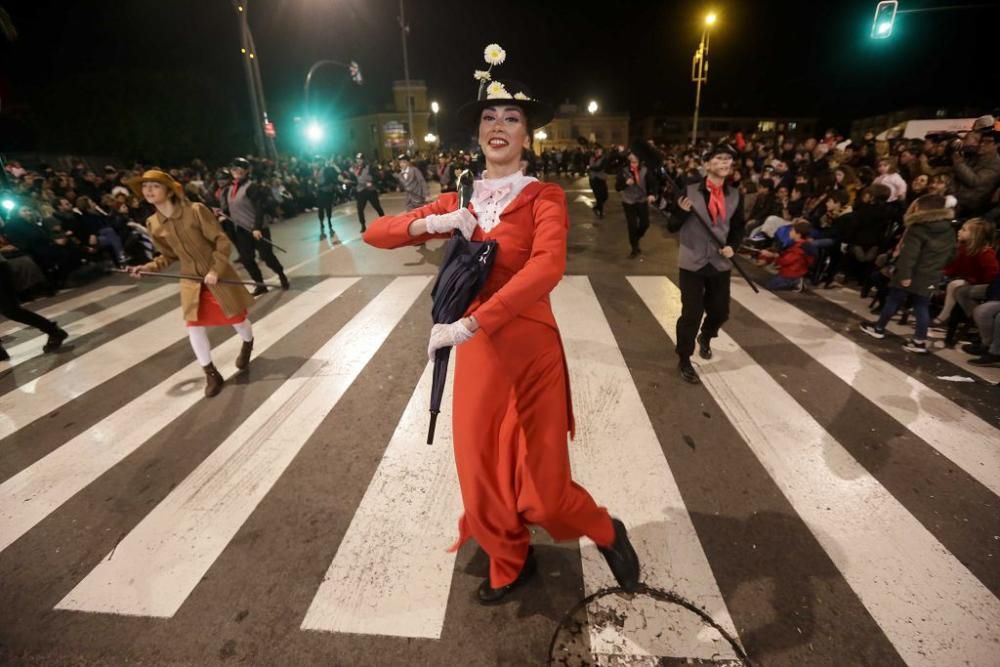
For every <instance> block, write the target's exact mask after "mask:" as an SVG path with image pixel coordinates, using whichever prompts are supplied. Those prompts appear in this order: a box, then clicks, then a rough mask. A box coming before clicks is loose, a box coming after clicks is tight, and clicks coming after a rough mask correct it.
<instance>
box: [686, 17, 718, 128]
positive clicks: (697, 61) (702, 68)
mask: <svg viewBox="0 0 1000 667" xmlns="http://www.w3.org/2000/svg"><path fill="white" fill-rule="evenodd" d="M715 19H716V16H715V14H714V13H709V14H708V15H707V16H706V17H705V27H704V29H703V30H702V32H701V43H700V44H699V45H698V50H697V51H695V54H694V58H692V59H691V81H693V82H694V84H695V93H694V121H693V122H692V123H691V145H692V146H693V145H695V144H696V143H698V112H699V110H700V108H701V84H703V83H707V82H708V43H709V33H708V31H709V28H711V27H712V26H713V25H715Z"/></svg>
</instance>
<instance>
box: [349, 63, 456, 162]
mask: <svg viewBox="0 0 1000 667" xmlns="http://www.w3.org/2000/svg"><path fill="white" fill-rule="evenodd" d="M408 106H409V107H411V108H412V109H413V128H412V131H411V128H410V118H409V115H410V114H409V113H408V109H407V107H408ZM431 116H432V113H431V109H430V104H429V103H428V100H427V85H426V84H425V83H424V82H423V81H419V80H416V79H411V80H410V82H409V85H407V82H406V81H394V82H393V84H392V104H391V105H389V108H388V109H387V110H385V111H382V112H379V113H371V114H365V115H362V116H354V117H353V118H344V119H342V120H339V121H336V122H334V123H332V138H331V141H330V144H331V149H332V151H333V152H335V153H344V154H351V155H353V154H354V153H364V154H365V157H367V158H368V159H378V160H388V159H391V158H392V157H393V156H395V155H398V154H400V153H403V152H406V151H407V150H413V151H414V152H416V151H429V150H433V149H435V148H437V146H436V144H435V143H428V142H427V141H426V139H425V137H426V135H427V133H428V130H429V128H430V127H431V123H432V121H431ZM411 136H412V138H413V141H414V143H413V146H412V148H411V146H410V144H409V140H410V137H411Z"/></svg>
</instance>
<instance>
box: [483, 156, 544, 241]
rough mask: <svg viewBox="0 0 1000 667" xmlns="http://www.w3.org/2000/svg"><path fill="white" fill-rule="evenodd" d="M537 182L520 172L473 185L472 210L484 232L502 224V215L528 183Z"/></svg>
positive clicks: (484, 180)
mask: <svg viewBox="0 0 1000 667" xmlns="http://www.w3.org/2000/svg"><path fill="white" fill-rule="evenodd" d="M537 180H538V179H537V178H535V177H533V176H525V175H524V174H522V173H521V172H519V171H518V172H514V173H513V174H511V175H510V176H504V177H503V178H483V179H480V180H478V181H476V182H475V183H473V184H472V210H473V211H475V212H476V217H477V218H479V226H480V227H482V228H483V231H484V232H488V231H490V230H491V229H493V228H494V227H496V226H497V225H498V224H500V214H501V213H503V212H504V210H506V208H507V206H509V205H510V203H511V202H512V201H514V200H515V199H517V196H518V195H519V194H521V190H523V189H524V187H525V186H526V185H528V183H532V182H534V181H537Z"/></svg>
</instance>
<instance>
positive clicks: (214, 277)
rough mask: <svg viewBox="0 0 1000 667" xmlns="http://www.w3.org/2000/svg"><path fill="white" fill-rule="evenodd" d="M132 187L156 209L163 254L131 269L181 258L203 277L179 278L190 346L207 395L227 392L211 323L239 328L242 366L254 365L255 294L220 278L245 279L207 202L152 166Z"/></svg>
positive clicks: (153, 219) (153, 268) (152, 223)
mask: <svg viewBox="0 0 1000 667" xmlns="http://www.w3.org/2000/svg"><path fill="white" fill-rule="evenodd" d="M129 186H130V187H131V188H132V190H133V191H134V192H136V194H141V195H142V196H143V197H144V198H145V200H146V201H147V202H149V203H150V204H152V205H153V206H155V207H156V213H154V214H153V215H151V216H150V217H149V219H148V220H146V228H147V229H148V230H149V233H150V235H151V236H152V238H153V245H154V246H155V247H156V250H157V251H159V253H160V255H159V257H156V258H155V259H153V261H151V262H148V263H146V264H143V265H141V266H131V267H129V273H130V274H131V275H132V276H133V277H135V278H139V277H140V276H141V274H142V272H160V271H163V270H164V269H165V268H167V267H168V266H170V265H171V264H173V263H174V262H177V261H179V262H180V263H181V273H183V274H184V275H188V276H199V277H201V279H202V280H201V282H197V281H194V280H187V279H184V280H181V281H180V289H181V310H182V311H183V314H184V319H185V321H186V323H187V328H188V329H187V330H188V338H189V339H190V340H191V347H192V348H193V349H194V354H195V357H197V359H198V363H199V364H201V367H202V368H203V369H204V371H205V377H206V385H205V396H215V395H216V394H218V393H219V392H220V391H222V384H223V378H222V375H221V374H220V373H219V371H218V370H216V368H215V365H214V364H213V363H212V346H211V343H210V342H209V340H208V331H207V330H206V327H210V326H222V325H227V324H228V325H232V327H233V328H234V329H236V332H237V333H238V334H239V335H240V338H242V339H243V346H242V348H241V349H240V354H239V357H237V359H236V367H237V368H238V369H240V370H243V369H245V368H246V367H247V366H248V365H249V363H250V353H251V352H252V350H253V329H252V328H251V326H250V320H249V319H247V307H249V306H250V304H252V303H253V297H252V296H250V293H249V292H248V291H247V290H246V288H245V287H243V286H242V285H232V284H225V283H220V282H219V280H220V279H221V280H231V281H238V280H239V279H240V277H239V275H238V274H237V273H236V269H234V268H233V266H232V264H230V263H229V254H230V251H231V248H232V246H231V245H230V243H229V238H228V237H227V236H226V234H225V233H224V232H223V230H222V226H221V225H220V224H219V221H218V220H217V219H216V218H215V215H213V213H212V212H211V211H210V210H209V209H208V208H207V207H205V206H204V205H202V204H192V203H191V202H190V201H188V199H187V198H186V197H185V196H184V189H183V188H182V187H181V185H180V183H178V182H177V181H175V180H174V179H173V178H172V177H171V176H170V175H169V174H167V173H165V172H162V171H158V170H155V169H153V170H149V171H147V172H145V173H144V174H143V175H142V176H141V177H139V178H135V179H132V180H131V181H129Z"/></svg>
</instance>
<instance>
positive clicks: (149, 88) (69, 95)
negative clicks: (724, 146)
mask: <svg viewBox="0 0 1000 667" xmlns="http://www.w3.org/2000/svg"><path fill="white" fill-rule="evenodd" d="M875 4H876V3H875V2H874V1H869V0H842V1H835V2H814V3H807V2H763V1H761V2H749V1H743V2H734V1H732V0H730V1H728V2H718V3H716V4H714V5H707V4H705V3H704V2H696V1H683V2H640V1H633V2H601V3H594V4H588V3H585V2H579V1H578V2H572V3H569V2H565V3H564V2H553V1H550V0H546V1H545V2H540V1H538V0H535V1H533V2H526V1H522V0H507V1H506V2H493V3H486V2H479V3H475V2H469V1H468V0H465V1H463V2H458V1H455V0H419V1H416V0H408V2H407V4H406V12H407V14H406V18H407V22H408V23H409V24H410V27H411V31H410V38H409V40H410V41H409V55H410V75H411V77H412V78H414V79H424V80H425V81H426V82H427V83H428V85H429V87H430V91H431V96H432V97H433V98H434V99H437V100H438V101H439V102H440V103H441V105H442V107H443V112H442V115H441V117H440V120H441V125H442V130H443V131H444V132H445V134H446V136H447V134H448V130H449V129H451V128H450V124H449V116H448V113H447V112H448V111H449V110H453V109H455V108H456V107H457V106H458V105H459V104H460V103H461V102H462V101H464V100H466V99H468V98H469V97H471V96H472V95H473V94H474V92H475V82H474V81H473V80H472V76H471V75H472V70H473V69H476V68H479V67H482V66H483V62H482V55H481V54H482V48H483V47H484V46H485V45H486V44H487V43H489V42H497V43H499V44H501V45H502V46H503V47H504V48H505V49H506V50H507V63H505V64H504V65H503V66H502V67H501V68H500V69H499V70H498V74H499V75H501V76H502V77H506V78H513V79H518V80H521V81H524V82H526V83H528V84H529V85H530V86H531V87H532V89H533V91H534V94H535V95H536V96H538V97H542V98H544V99H547V100H549V101H551V102H554V103H558V102H561V101H564V100H567V99H568V100H571V101H574V102H578V103H585V102H586V100H588V99H591V98H594V99H597V100H598V101H599V102H600V103H601V106H602V108H603V109H606V110H615V111H629V112H631V113H632V114H633V116H634V117H640V116H642V115H643V114H644V113H646V112H649V111H654V110H656V111H662V112H665V113H676V114H689V113H690V112H691V109H692V106H693V98H694V90H693V85H692V84H691V83H690V82H689V76H690V62H691V55H692V52H693V50H694V49H695V48H696V46H697V41H698V38H699V35H700V29H701V27H700V26H701V20H702V17H703V16H704V14H705V10H706V9H707V8H708V7H710V6H711V7H712V8H713V9H715V11H716V12H717V13H718V14H719V23H718V24H717V26H716V28H715V29H714V30H713V39H712V49H711V58H710V62H711V76H710V81H709V84H708V86H707V87H706V88H705V90H704V93H703V95H704V97H703V105H702V112H703V114H705V115H757V114H773V115H810V116H818V117H820V118H821V119H822V121H821V122H824V123H827V124H835V125H837V126H838V127H840V128H842V129H844V130H846V129H848V126H849V122H850V120H851V119H853V118H856V117H859V116H864V115H870V114H874V113H880V112H884V111H891V110H895V109H900V108H904V107H907V106H912V105H930V106H935V107H938V106H941V107H943V106H950V107H956V106H958V107H960V106H966V105H972V106H979V107H981V108H984V109H986V110H989V109H990V108H991V107H992V106H993V105H995V104H996V103H997V99H996V98H997V97H1000V96H998V95H996V80H997V78H996V77H997V74H996V57H995V41H994V39H993V38H994V35H995V27H992V23H991V18H994V19H995V9H993V10H991V9H980V10H966V11H954V12H933V13H926V14H910V15H901V16H899V17H898V18H897V22H896V33H895V34H894V36H893V38H892V39H891V40H888V41H881V42H876V41H873V40H870V39H869V38H868V33H869V30H870V26H871V20H872V15H873V12H874V7H875ZM944 4H948V3H942V2H907V1H906V0H904V1H903V2H901V8H903V9H914V8H918V7H933V6H942V5H944ZM951 4H963V3H958V2H956V3H951ZM0 6H3V7H5V8H6V9H7V11H8V12H9V13H10V14H11V17H12V19H13V21H14V24H15V26H16V27H17V29H18V31H19V33H20V34H19V37H18V39H17V40H16V41H14V42H13V43H4V44H0V64H2V66H0V95H2V104H3V108H2V112H3V114H4V116H5V117H6V118H7V122H5V123H4V124H2V125H0V128H3V129H5V130H9V129H10V128H11V127H13V128H14V129H16V130H17V132H15V133H14V134H11V133H10V132H9V131H8V132H5V133H6V134H8V137H6V138H5V141H4V142H5V143H6V142H7V141H13V143H14V144H18V143H20V144H22V145H21V146H16V147H19V148H22V149H23V148H35V147H38V146H45V147H49V148H55V146H53V144H60V147H63V148H65V149H67V150H68V149H74V148H83V149H87V150H99V149H104V150H105V151H106V152H107V153H108V154H113V153H114V152H115V150H116V147H115V146H113V145H107V146H105V145H103V144H108V143H116V142H121V141H125V142H129V141H132V140H133V139H135V136H137V135H141V134H142V133H143V132H148V128H149V126H150V124H152V125H153V126H155V127H158V126H159V125H167V126H168V127H170V128H171V129H173V128H175V127H176V126H178V125H180V126H184V127H186V128H188V131H187V133H186V135H185V136H184V137H181V138H180V139H179V140H178V141H179V142H180V143H181V144H185V142H186V143H187V144H195V145H196V144H197V143H198V141H201V140H202V139H201V138H202V137H206V136H210V133H209V131H208V130H202V129H201V128H199V127H198V126H199V125H204V126H206V127H207V128H209V129H210V130H212V133H214V135H225V134H226V133H227V132H230V133H231V134H232V135H233V137H234V141H236V140H237V139H235V137H241V138H240V139H239V140H243V139H242V137H244V136H245V135H244V129H245V128H244V124H245V123H248V122H249V114H248V113H247V112H246V100H247V92H246V84H245V80H244V74H243V69H242V66H241V62H240V58H241V55H240V53H239V38H238V32H237V22H236V18H235V12H234V11H233V9H232V7H231V5H230V3H229V2H228V0H171V1H170V2H154V1H152V0H150V1H136V0H102V1H101V2H92V1H85V0H79V1H74V2H52V1H47V0H30V1H19V2H10V1H9V0H0ZM398 11H399V3H398V0H397V1H396V2H393V1H390V0H250V14H249V18H250V24H251V28H252V29H253V31H254V36H255V39H256V41H257V48H258V53H259V56H260V58H261V60H260V64H261V68H262V75H263V79H264V87H265V93H266V95H267V102H268V106H269V107H270V111H271V116H272V118H273V119H274V120H275V121H276V123H277V126H278V132H279V138H280V137H282V136H287V133H290V132H291V131H292V118H293V116H296V115H300V114H301V105H302V84H303V80H304V77H305V73H306V71H307V70H308V68H309V65H310V64H311V63H312V62H314V61H315V60H318V59H321V58H334V59H338V60H349V59H354V60H357V61H358V62H359V63H360V64H361V66H362V70H363V73H364V76H365V85H364V86H363V87H362V88H358V87H356V86H353V85H352V84H351V83H350V82H349V79H348V78H347V75H346V72H343V71H338V70H334V69H325V70H320V73H319V74H317V76H316V78H315V79H314V83H313V96H314V100H315V102H316V104H317V106H319V107H321V108H323V109H324V110H325V111H326V112H328V113H331V114H350V113H354V112H358V111H367V110H377V109H378V108H380V107H381V106H382V105H384V104H385V103H386V102H388V101H389V99H390V84H391V81H392V80H394V79H402V78H403V64H402V46H401V43H400V33H399V28H398V25H397V23H396V16H397V15H398ZM991 79H992V81H993V84H992V85H990V83H989V82H990V81H991ZM191 82H196V83H191ZM991 92H992V93H993V94H992V95H991ZM178 97H182V98H184V99H176V98H178ZM991 97H992V98H993V99H990V98H991ZM130 115H134V116H137V117H141V119H142V122H139V121H138V120H129V119H128V116H130ZM12 116H13V117H15V118H17V119H18V122H17V123H14V124H13V125H12V124H11V123H10V120H9V119H10V118H11V117H12ZM100 123H118V124H121V125H122V126H123V127H121V129H120V130H119V132H118V134H111V133H107V132H100V131H95V133H91V132H87V134H88V135H90V134H92V136H90V137H89V138H88V139H86V140H82V139H81V141H80V142H77V141H76V140H75V139H73V137H74V135H78V134H80V133H81V132H84V131H85V128H88V127H93V126H95V125H97V124H100ZM142 123H145V125H143V124H142ZM213 125H214V126H215V127H212V126H213ZM26 128H28V129H26ZM282 133H286V134H282ZM14 135H16V136H14ZM123 137H124V138H123ZM135 141H138V142H139V143H140V144H142V145H143V147H144V149H145V150H147V151H151V150H155V144H151V143H148V142H146V143H142V141H140V140H139V139H135ZM67 143H74V144H76V143H83V144H84V145H83V146H69V145H64V144H67Z"/></svg>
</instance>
